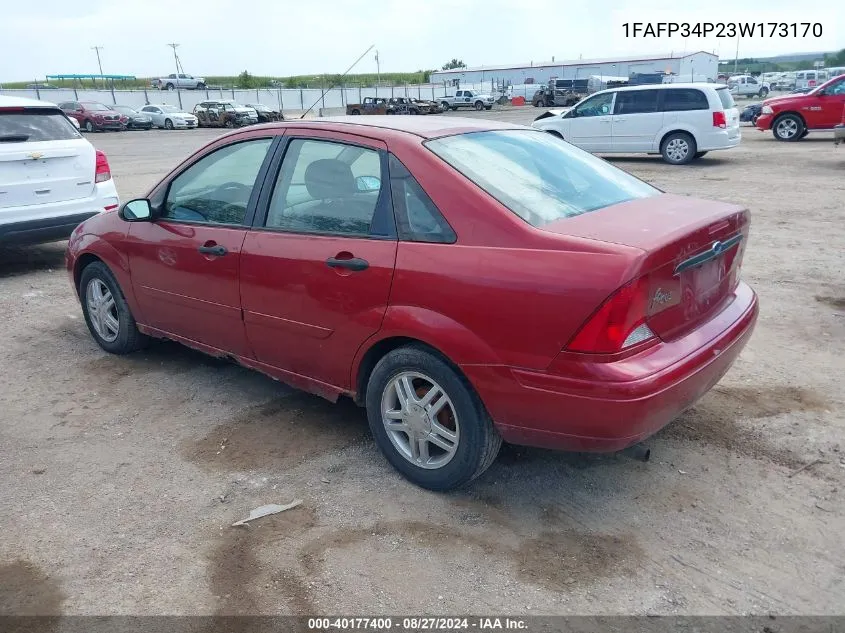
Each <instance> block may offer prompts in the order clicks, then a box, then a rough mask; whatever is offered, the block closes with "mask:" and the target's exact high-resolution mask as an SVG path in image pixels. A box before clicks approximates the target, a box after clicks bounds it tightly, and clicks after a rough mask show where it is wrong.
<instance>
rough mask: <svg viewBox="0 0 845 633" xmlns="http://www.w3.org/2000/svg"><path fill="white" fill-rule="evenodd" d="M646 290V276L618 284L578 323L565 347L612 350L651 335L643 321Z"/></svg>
mask: <svg viewBox="0 0 845 633" xmlns="http://www.w3.org/2000/svg"><path fill="white" fill-rule="evenodd" d="M648 294H649V281H648V277H640V278H639V279H635V280H634V281H631V282H629V283H627V284H625V285H624V286H622V287H621V288H620V289H619V290H617V291H616V292H614V293H613V294H612V295H611V296H610V297H609V298H608V299H607V300H606V301H605V302H604V303H603V304H602V305H601V307H600V308H599V309H598V310H597V311H596V312H595V313H593V315H592V316H591V317H590V318H589V319H588V320H587V322H586V323H585V324H584V325H582V326H581V329H580V330H578V333H577V334H576V335H575V336H574V337H573V339H572V340H571V341H570V342H569V345H567V346H566V349H567V350H569V351H571V352H583V353H588V354H614V353H616V352H621V351H623V350H625V349H627V348H629V347H633V346H634V345H637V344H639V343H642V342H644V341H647V340H649V339H653V338H654V337H655V335H654V332H652V331H651V328H649V327H648V325H647V324H646V322H645V320H646V316H647V314H648Z"/></svg>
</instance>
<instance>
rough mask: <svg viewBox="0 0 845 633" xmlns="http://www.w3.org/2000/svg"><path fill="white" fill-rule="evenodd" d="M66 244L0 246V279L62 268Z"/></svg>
mask: <svg viewBox="0 0 845 633" xmlns="http://www.w3.org/2000/svg"><path fill="white" fill-rule="evenodd" d="M66 246H67V242H53V243H50V244H40V245H36V246H3V245H0V278H3V277H11V276H13V275H21V274H25V273H29V272H34V271H38V270H56V269H58V268H64V265H65V248H66Z"/></svg>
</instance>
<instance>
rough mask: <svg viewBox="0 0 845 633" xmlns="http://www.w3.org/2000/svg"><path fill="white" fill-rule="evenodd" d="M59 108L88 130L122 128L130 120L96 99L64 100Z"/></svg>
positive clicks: (100, 130) (98, 130)
mask: <svg viewBox="0 0 845 633" xmlns="http://www.w3.org/2000/svg"><path fill="white" fill-rule="evenodd" d="M59 108H61V109H62V111H63V112H64V113H65V114H66V115H68V116H69V117H72V118H74V119H76V120H77V121H78V122H79V125H80V127H81V128H82V129H83V130H85V131H86V132H102V131H103V130H122V129H123V128H124V127H125V126H126V123H127V121H128V118H126V117H124V115H122V114H120V113H119V112H115V111H114V110H110V109H109V107H108V106H107V105H104V104H102V103H97V102H95V101H64V102H62V103H60V104H59Z"/></svg>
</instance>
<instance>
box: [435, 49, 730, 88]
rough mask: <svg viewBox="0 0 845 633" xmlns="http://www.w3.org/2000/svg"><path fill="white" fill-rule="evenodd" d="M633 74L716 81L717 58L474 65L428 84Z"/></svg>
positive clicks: (677, 56)
mask: <svg viewBox="0 0 845 633" xmlns="http://www.w3.org/2000/svg"><path fill="white" fill-rule="evenodd" d="M636 73H667V74H674V75H677V76H678V78H679V79H681V80H683V79H684V77H689V78H690V81H692V80H695V79H700V78H701V77H704V78H708V79H716V77H717V76H718V74H719V58H718V57H717V56H716V55H713V54H711V53H706V52H704V51H698V52H696V53H679V54H672V53H670V54H669V55H663V56H660V55H646V56H642V57H636V56H629V57H618V58H608V59H573V60H568V61H559V62H555V61H554V60H552V61H550V62H542V63H538V64H535V63H533V62H531V63H528V64H522V65H513V64H512V65H509V66H478V67H476V68H456V69H454V70H438V71H437V72H433V73H431V82H432V83H442V84H446V85H456V82H457V83H459V84H483V83H488V82H491V83H494V84H496V85H505V86H507V85H521V84H541V83H546V82H548V81H549V79H586V78H588V77H591V76H599V77H623V78H627V77H630V76H631V75H633V74H636Z"/></svg>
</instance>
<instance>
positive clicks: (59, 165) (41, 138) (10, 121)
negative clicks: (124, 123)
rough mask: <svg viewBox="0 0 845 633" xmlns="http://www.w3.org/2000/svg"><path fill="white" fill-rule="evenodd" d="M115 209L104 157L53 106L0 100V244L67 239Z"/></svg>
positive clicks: (36, 102) (113, 191)
mask: <svg viewBox="0 0 845 633" xmlns="http://www.w3.org/2000/svg"><path fill="white" fill-rule="evenodd" d="M119 204H120V200H119V199H118V196H117V189H116V188H115V186H114V180H112V177H111V171H110V170H109V163H108V160H106V155H105V154H103V152H101V151H99V150H95V149H94V146H93V145H91V143H89V142H88V141H87V140H85V139H84V138H83V137H82V135H81V134H80V133H79V131H78V130H77V128H76V127H75V126H74V125H73V124H72V123H71V122H70V120H68V118H67V116H65V114H64V113H63V112H62V111H61V110H60V109H59V108H58V107H57V106H56V105H55V104H52V103H47V102H46V101H35V100H33V99H21V98H17V97H2V96H0V244H10V243H14V244H37V243H41V242H52V241H56V240H63V239H66V238H67V237H68V236H69V235H70V234H71V232H72V231H73V229H74V228H76V226H77V225H78V224H79V223H80V222H82V221H83V220H86V219H87V218H90V217H91V216H93V215H96V214H98V213H102V212H103V211H110V210H112V209H117V207H118V205H119Z"/></svg>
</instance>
